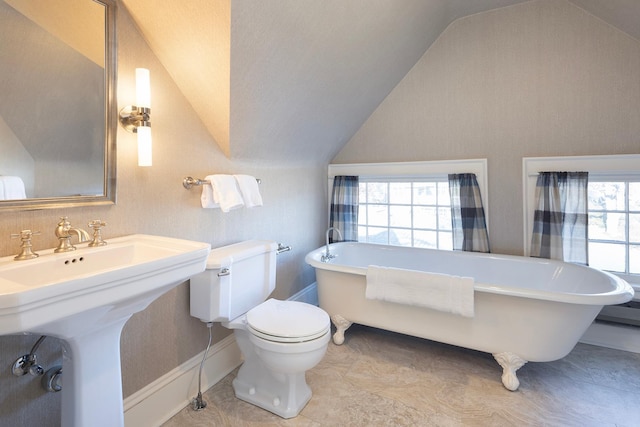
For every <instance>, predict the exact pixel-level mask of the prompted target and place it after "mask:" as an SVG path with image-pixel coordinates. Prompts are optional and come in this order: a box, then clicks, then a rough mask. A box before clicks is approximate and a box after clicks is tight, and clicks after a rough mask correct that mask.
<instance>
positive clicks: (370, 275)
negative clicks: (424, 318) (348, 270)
mask: <svg viewBox="0 0 640 427" xmlns="http://www.w3.org/2000/svg"><path fill="white" fill-rule="evenodd" d="M474 282H475V281H474V279H473V278H471V277H460V276H451V275H447V274H437V273H427V272H424V271H416V270H405V269H400V268H391V267H379V266H375V265H370V266H369V267H368V268H367V284H366V289H365V297H366V298H367V299H376V300H382V301H388V302H394V303H398V304H406V305H414V306H418V307H425V308H430V309H433V310H438V311H444V312H447V313H452V314H456V315H460V316H464V317H473V316H474Z"/></svg>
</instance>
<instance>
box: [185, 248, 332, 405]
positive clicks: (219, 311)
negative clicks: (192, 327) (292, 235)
mask: <svg viewBox="0 0 640 427" xmlns="http://www.w3.org/2000/svg"><path fill="white" fill-rule="evenodd" d="M276 248H277V245H276V243H275V242H271V241H264V240H249V241H246V242H241V243H236V244H234V245H229V246H224V247H221V248H216V249H213V250H212V251H211V253H210V254H209V258H208V260H207V269H206V270H205V271H204V272H203V273H201V274H198V275H197V276H194V277H192V278H191V315H192V316H194V317H197V318H198V319H200V320H202V321H203V322H206V323H209V322H222V325H223V326H225V327H227V328H229V329H233V330H234V334H235V337H236V341H237V343H238V346H239V347H240V351H241V352H242V355H243V357H244V363H243V364H242V366H241V367H240V370H239V371H238V376H237V377H236V378H235V379H234V380H233V389H234V391H235V394H236V397H238V398H240V399H242V400H244V401H247V402H249V403H252V404H254V405H256V406H259V407H261V408H264V409H266V410H268V411H271V412H273V413H274V414H276V415H279V416H281V417H283V418H292V417H295V416H296V415H298V414H299V413H300V411H301V410H302V408H304V407H305V405H306V404H307V402H309V399H311V389H310V388H309V386H308V385H307V382H306V380H305V372H306V371H307V370H309V369H311V368H313V367H314V366H316V365H317V364H318V362H320V360H322V357H323V356H324V354H325V352H326V350H327V345H328V343H329V338H330V334H331V326H330V321H329V316H328V315H327V313H326V312H325V311H323V310H322V309H320V308H318V307H316V306H314V305H311V304H306V303H302V302H296V301H279V300H275V299H268V300H267V298H268V297H269V295H270V294H271V292H272V291H273V290H274V288H275V283H276V280H275V279H276Z"/></svg>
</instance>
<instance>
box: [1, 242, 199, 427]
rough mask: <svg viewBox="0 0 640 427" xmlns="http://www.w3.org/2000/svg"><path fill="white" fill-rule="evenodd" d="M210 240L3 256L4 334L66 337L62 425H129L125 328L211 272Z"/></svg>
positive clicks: (118, 244) (80, 247)
mask: <svg viewBox="0 0 640 427" xmlns="http://www.w3.org/2000/svg"><path fill="white" fill-rule="evenodd" d="M209 249H210V246H209V244H207V243H200V242H192V241H188V240H181V239H173V238H167V237H159V236H149V235H131V236H125V237H119V238H115V239H110V240H109V241H108V245H107V246H101V247H95V248H90V247H86V245H78V249H77V250H75V251H72V252H66V253H54V252H53V250H47V251H40V257H39V258H36V259H33V260H27V261H14V260H13V257H5V258H0V334H2V335H7V334H17V333H34V334H39V335H50V336H55V337H58V338H61V339H63V340H64V343H65V344H64V348H63V361H62V369H63V388H62V426H63V427H69V426H73V427H84V426H91V427H98V426H105V427H107V426H108V427H117V426H123V425H124V416H123V406H122V382H121V373H120V333H121V332H122V327H123V326H124V324H125V323H126V321H127V320H128V319H129V318H130V317H131V315H132V314H133V313H136V312H138V311H141V310H144V309H145V308H146V307H147V306H148V305H149V304H150V303H151V302H152V301H153V300H155V299H156V298H158V297H159V296H160V295H162V294H163V293H165V292H167V291H168V290H169V289H171V288H173V287H175V286H177V285H178V284H180V283H182V282H184V281H185V280H187V279H188V278H189V277H191V276H193V275H195V274H197V273H200V272H202V271H204V269H205V266H206V259H207V256H208V254H209Z"/></svg>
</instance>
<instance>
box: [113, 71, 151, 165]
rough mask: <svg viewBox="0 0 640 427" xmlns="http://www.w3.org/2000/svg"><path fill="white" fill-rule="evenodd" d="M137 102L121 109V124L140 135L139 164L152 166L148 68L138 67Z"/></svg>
mask: <svg viewBox="0 0 640 427" xmlns="http://www.w3.org/2000/svg"><path fill="white" fill-rule="evenodd" d="M136 104H137V105H128V106H126V107H124V108H123V109H122V110H120V124H121V125H122V127H124V128H125V129H126V130H127V131H128V132H133V133H136V134H137V135H138V166H151V165H152V159H151V158H152V149H151V85H150V79H149V70H147V69H146V68H136Z"/></svg>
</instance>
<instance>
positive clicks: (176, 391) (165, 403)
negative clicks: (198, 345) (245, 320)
mask: <svg viewBox="0 0 640 427" xmlns="http://www.w3.org/2000/svg"><path fill="white" fill-rule="evenodd" d="M203 355H204V351H203V352H201V353H200V354H198V355H197V356H194V357H193V358H191V359H190V360H188V361H186V362H185V363H183V364H182V365H180V366H178V367H177V368H175V369H174V370H172V371H171V372H169V373H167V374H166V375H163V376H162V377H160V378H158V379H157V380H156V381H154V382H152V383H151V384H149V385H148V386H146V387H144V388H143V389H141V390H139V391H137V392H136V393H134V394H132V395H131V396H129V397H127V398H126V399H125V400H124V424H125V426H126V427H156V426H160V425H162V424H163V423H165V422H166V421H167V420H169V419H170V418H171V417H173V416H174V415H175V414H177V413H178V412H180V411H181V410H182V409H184V408H185V407H186V406H187V405H189V404H190V403H191V401H192V399H193V398H194V397H196V395H197V394H198V372H199V370H200V362H201V361H202V356H203ZM240 363H242V359H241V354H240V349H239V348H238V346H237V345H236V340H235V337H234V335H233V334H232V335H229V336H227V337H226V338H224V339H223V340H221V341H220V342H218V343H216V344H214V345H213V346H211V349H209V354H208V355H207V360H206V361H205V363H204V367H203V370H202V392H203V393H204V391H205V390H208V389H209V388H210V387H212V386H213V385H215V384H216V383H217V382H218V381H220V380H221V379H222V378H224V377H225V376H227V374H229V372H231V371H233V370H234V369H235V368H236V367H238V366H239V365H240Z"/></svg>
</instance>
